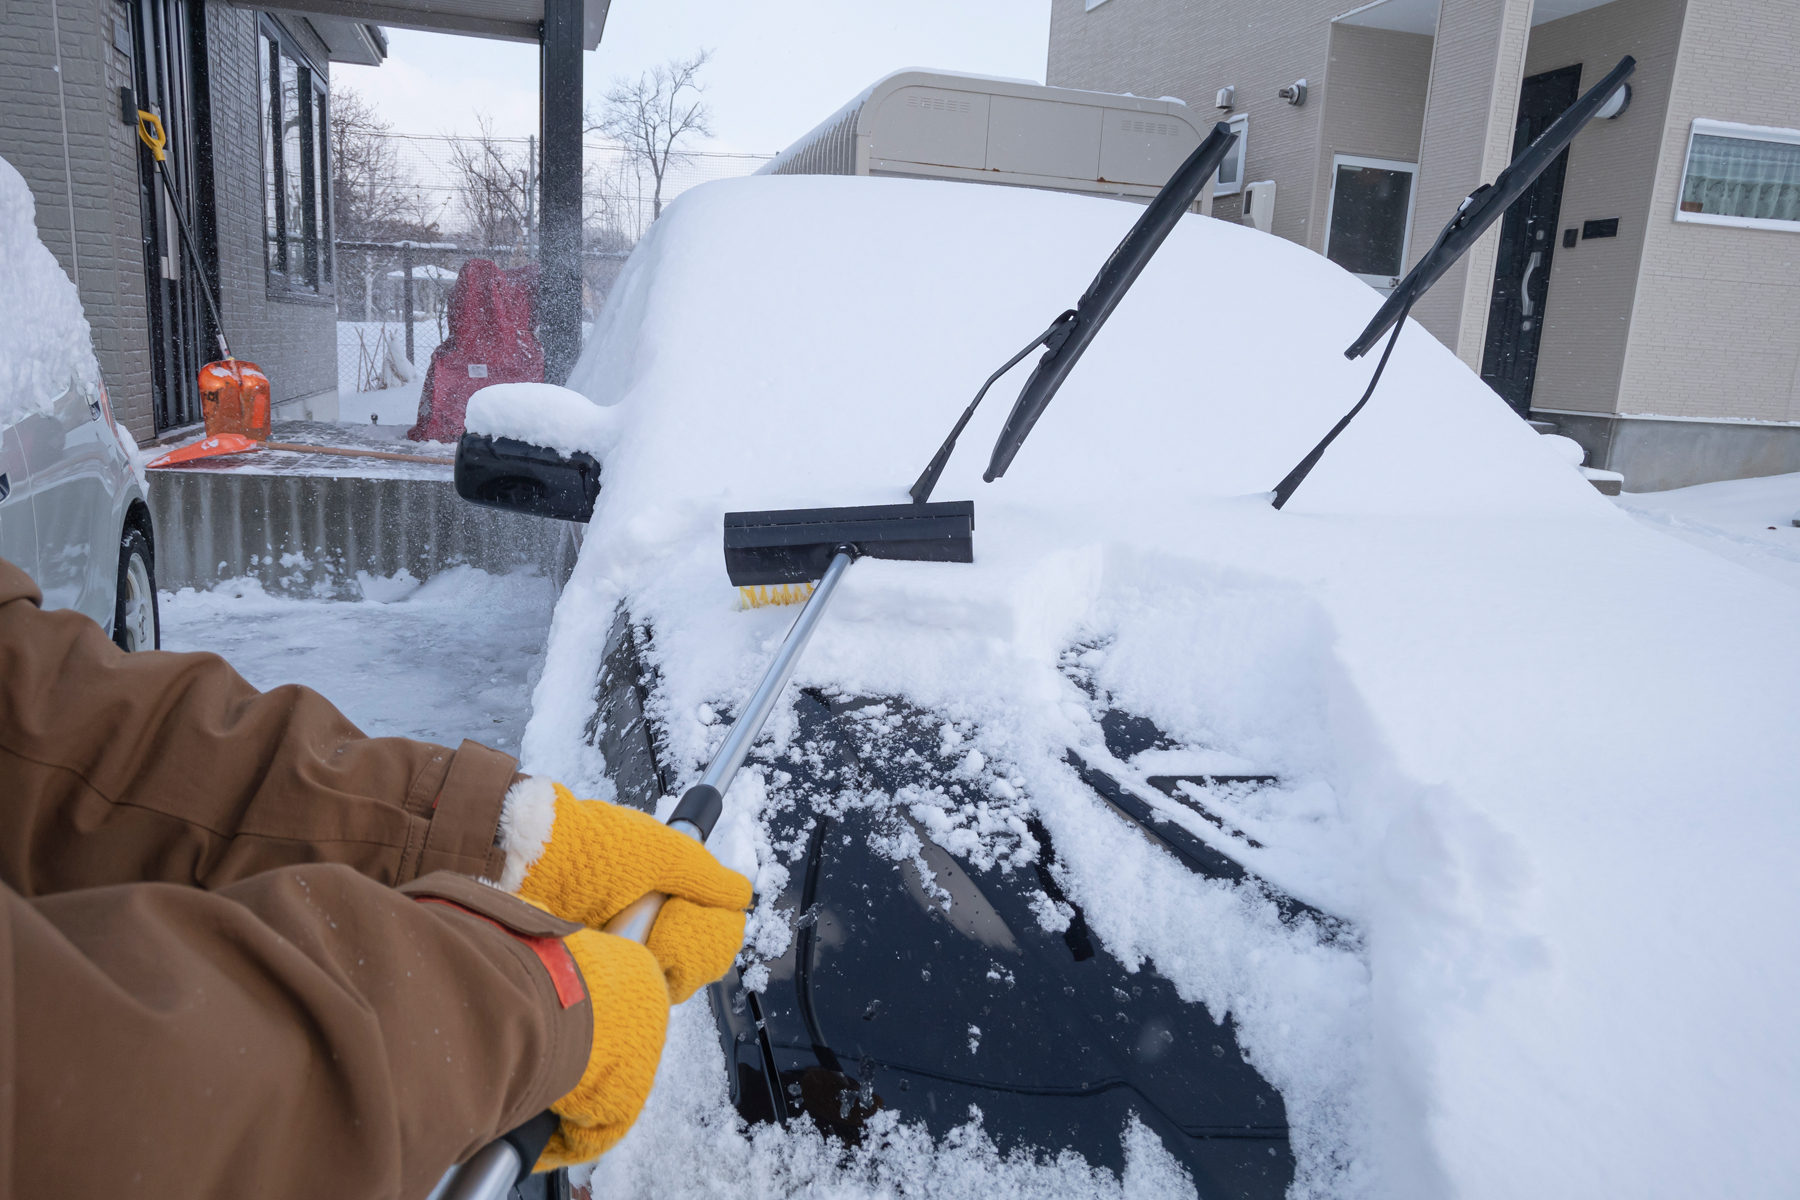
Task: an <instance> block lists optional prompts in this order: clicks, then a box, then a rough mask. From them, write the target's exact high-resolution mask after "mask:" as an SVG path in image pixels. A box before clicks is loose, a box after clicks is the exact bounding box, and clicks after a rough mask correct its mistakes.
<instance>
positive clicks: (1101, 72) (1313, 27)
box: [1044, 0, 1355, 245]
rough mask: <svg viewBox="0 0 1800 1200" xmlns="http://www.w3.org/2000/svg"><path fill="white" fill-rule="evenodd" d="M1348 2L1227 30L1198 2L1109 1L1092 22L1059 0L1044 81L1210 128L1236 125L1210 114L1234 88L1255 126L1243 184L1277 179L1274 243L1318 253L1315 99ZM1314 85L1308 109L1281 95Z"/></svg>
mask: <svg viewBox="0 0 1800 1200" xmlns="http://www.w3.org/2000/svg"><path fill="white" fill-rule="evenodd" d="M1354 6H1355V5H1354V3H1351V2H1349V0H1282V2H1281V3H1278V4H1275V3H1271V4H1263V5H1260V6H1257V7H1254V8H1249V7H1247V8H1245V9H1244V10H1242V11H1241V12H1234V13H1233V16H1232V20H1231V22H1230V23H1229V29H1228V30H1227V28H1226V27H1225V26H1224V23H1223V22H1221V21H1217V20H1212V19H1209V18H1208V16H1207V15H1203V14H1199V13H1197V12H1196V11H1195V6H1194V5H1193V4H1192V3H1190V2H1189V0H1111V2H1110V3H1107V4H1102V5H1100V6H1099V7H1098V8H1096V9H1094V10H1093V11H1092V12H1085V11H1083V0H1051V7H1050V53H1049V59H1048V62H1047V64H1046V67H1045V75H1044V79H1045V82H1046V83H1048V84H1050V85H1051V86H1053V87H1076V88H1087V89H1090V90H1093V91H1104V92H1122V91H1129V92H1132V93H1134V94H1136V95H1139V96H1174V97H1176V98H1178V99H1180V100H1183V101H1185V102H1186V103H1187V105H1188V107H1189V108H1190V109H1191V110H1192V111H1193V113H1194V118H1195V124H1196V125H1197V126H1199V127H1200V128H1201V129H1202V130H1205V129H1210V128H1211V127H1212V124H1213V122H1214V121H1215V120H1223V119H1224V117H1225V116H1226V115H1227V114H1225V113H1223V112H1221V111H1220V110H1219V109H1217V108H1215V107H1214V105H1213V100H1214V95H1215V93H1217V91H1218V90H1219V89H1220V88H1222V87H1225V86H1227V85H1231V86H1235V87H1236V88H1237V97H1236V99H1237V105H1236V107H1235V108H1234V109H1233V110H1232V112H1233V113H1234V114H1235V113H1247V114H1248V115H1249V129H1248V133H1247V141H1248V147H1247V154H1246V156H1245V160H1244V178H1245V179H1246V180H1252V181H1254V180H1259V179H1274V180H1276V181H1277V182H1278V183H1279V185H1280V186H1279V187H1278V188H1277V189H1276V196H1275V224H1274V232H1275V233H1276V234H1277V235H1278V236H1280V237H1285V238H1289V239H1291V240H1293V241H1297V242H1301V243H1303V244H1306V245H1313V244H1315V237H1314V233H1313V227H1314V226H1315V225H1316V224H1317V219H1316V218H1315V217H1314V215H1313V208H1314V205H1313V186H1312V185H1313V176H1314V173H1315V171H1316V168H1317V163H1318V155H1319V148H1318V147H1319V122H1320V117H1321V114H1322V112H1323V111H1324V106H1323V105H1321V104H1318V103H1316V102H1314V101H1313V99H1312V97H1311V94H1310V93H1311V89H1312V87H1313V86H1314V85H1316V84H1318V83H1319V82H1320V81H1321V80H1322V79H1324V77H1325V71H1326V47H1327V43H1328V41H1329V39H1330V33H1331V26H1330V22H1331V18H1332V17H1334V16H1336V15H1337V14H1338V13H1340V12H1342V11H1343V10H1344V9H1345V8H1351V7H1354ZM1297 79H1305V80H1307V84H1308V92H1309V96H1308V102H1307V103H1306V104H1304V105H1301V106H1299V107H1295V106H1294V105H1291V104H1289V103H1288V102H1287V101H1285V100H1282V99H1281V98H1279V97H1278V96H1277V95H1276V94H1275V93H1276V91H1277V89H1279V88H1282V87H1285V86H1286V85H1288V84H1290V83H1293V82H1294V81H1295V80H1297ZM1242 211H1243V209H1242V198H1241V193H1240V194H1239V195H1230V196H1219V197H1217V198H1216V199H1215V200H1214V201H1213V209H1212V214H1213V216H1215V217H1220V218H1223V219H1225V220H1231V221H1235V220H1237V219H1238V217H1239V216H1240V215H1241V213H1242Z"/></svg>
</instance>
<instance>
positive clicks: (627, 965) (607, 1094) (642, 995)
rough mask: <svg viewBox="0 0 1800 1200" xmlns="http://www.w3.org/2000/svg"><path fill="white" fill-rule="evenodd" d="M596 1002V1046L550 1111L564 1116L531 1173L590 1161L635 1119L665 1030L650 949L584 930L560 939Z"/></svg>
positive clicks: (665, 996)
mask: <svg viewBox="0 0 1800 1200" xmlns="http://www.w3.org/2000/svg"><path fill="white" fill-rule="evenodd" d="M563 943H564V945H566V946H568V948H569V953H570V954H571V955H572V956H574V959H575V965H576V966H577V967H580V968H581V977H582V979H583V980H584V981H586V983H587V991H588V998H589V999H590V1000H591V1001H593V1005H594V1047H593V1049H592V1050H590V1051H589V1052H588V1065H587V1070H585V1071H583V1072H582V1074H581V1082H580V1083H578V1084H576V1085H575V1090H574V1091H572V1092H570V1093H569V1094H568V1095H566V1096H564V1097H563V1098H562V1099H561V1100H558V1101H557V1102H556V1103H555V1104H552V1105H551V1106H550V1110H551V1111H552V1112H554V1113H556V1114H557V1115H558V1116H560V1117H561V1118H562V1124H560V1125H558V1126H557V1129H556V1132H555V1133H554V1134H552V1135H551V1137H550V1143H549V1145H547V1146H545V1147H544V1153H543V1154H542V1155H540V1156H539V1158H538V1161H537V1166H535V1167H534V1168H532V1169H533V1170H536V1171H549V1170H553V1169H555V1168H556V1167H568V1166H573V1165H575V1164H576V1163H584V1162H592V1161H593V1160H594V1159H596V1158H599V1157H600V1156H601V1155H602V1154H604V1153H606V1152H607V1151H608V1150H610V1149H612V1147H613V1144H614V1143H616V1142H617V1141H618V1140H619V1139H620V1138H622V1137H624V1136H625V1131H626V1130H628V1129H630V1128H631V1123H632V1122H633V1121H635V1120H637V1115H638V1113H639V1112H640V1111H641V1110H642V1109H643V1107H644V1100H645V1098H646V1097H648V1096H649V1095H650V1085H651V1084H652V1083H654V1082H655V1081H656V1063H657V1060H658V1059H659V1058H661V1057H662V1048H663V1036H664V1035H665V1034H666V1033H667V1032H668V1027H669V992H668V989H667V988H666V987H665V986H664V984H663V977H662V971H661V970H660V969H659V968H658V967H657V964H656V959H655V958H654V957H653V956H652V955H651V953H650V951H649V950H647V949H645V948H644V947H643V946H640V945H638V944H637V943H636V942H628V941H626V940H625V939H624V938H618V937H614V936H612V935H611V934H610V933H601V932H599V931H598V930H593V929H583V930H581V931H580V932H579V933H572V934H570V935H569V936H568V937H566V938H564V939H563Z"/></svg>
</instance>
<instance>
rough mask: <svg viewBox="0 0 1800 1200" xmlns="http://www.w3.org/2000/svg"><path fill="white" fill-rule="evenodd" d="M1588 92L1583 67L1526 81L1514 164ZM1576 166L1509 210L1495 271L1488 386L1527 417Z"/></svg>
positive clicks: (1550, 176)
mask: <svg viewBox="0 0 1800 1200" xmlns="http://www.w3.org/2000/svg"><path fill="white" fill-rule="evenodd" d="M1580 90H1581V64H1580V63H1577V64H1575V65H1574V66H1572V67H1562V68H1559V69H1558V70H1555V71H1546V72H1544V73H1543V74H1542V75H1533V76H1531V77H1530V78H1528V79H1526V80H1525V84H1524V87H1523V88H1522V89H1521V90H1520V93H1519V120H1518V124H1517V125H1515V126H1514V129H1513V157H1515V158H1516V157H1518V155H1519V152H1520V151H1521V150H1523V149H1525V147H1527V146H1529V145H1530V144H1531V143H1532V141H1533V140H1534V139H1535V138H1536V137H1537V136H1538V135H1539V134H1540V133H1542V132H1544V130H1545V129H1547V128H1549V126H1550V123H1551V122H1552V121H1554V120H1556V118H1557V117H1558V116H1560V115H1561V114H1562V111H1563V110H1564V109H1565V108H1567V107H1569V105H1571V104H1573V103H1575V98H1576V96H1577V95H1578V94H1579V93H1580ZM1568 165H1569V152H1568V151H1567V150H1564V151H1563V152H1562V153H1561V154H1559V155H1557V157H1556V161H1555V162H1553V163H1551V164H1550V166H1549V168H1548V169H1546V170H1545V171H1544V173H1543V174H1542V175H1539V176H1538V178H1537V182H1536V183H1533V184H1532V185H1531V186H1530V187H1529V188H1527V189H1526V191H1525V194H1524V195H1523V196H1520V197H1519V198H1518V199H1517V200H1516V201H1514V202H1513V206H1512V207H1511V208H1509V209H1507V210H1506V219H1505V220H1504V221H1503V222H1502V223H1501V225H1500V254H1499V258H1498V260H1497V261H1496V262H1495V264H1494V298H1493V301H1492V303H1491V304H1490V305H1489V306H1488V324H1487V349H1486V351H1485V352H1484V353H1483V355H1482V358H1481V378H1482V380H1483V381H1484V382H1485V383H1486V384H1487V385H1488V386H1489V387H1491V388H1493V389H1494V390H1495V391H1496V392H1499V393H1500V395H1501V397H1502V398H1503V399H1504V400H1505V401H1506V402H1507V403H1508V404H1510V405H1512V406H1513V408H1514V409H1516V410H1518V413H1519V415H1520V416H1524V415H1525V414H1526V412H1527V411H1529V410H1530V408H1531V385H1532V381H1533V378H1534V377H1535V376H1536V374H1537V357H1538V338H1539V336H1540V335H1541V334H1542V333H1543V329H1544V305H1545V303H1546V302H1547V301H1548V300H1549V298H1550V258H1551V255H1553V254H1554V253H1555V252H1556V220H1557V214H1558V212H1559V210H1560V209H1561V208H1562V190H1563V172H1564V171H1565V170H1566V169H1567V168H1568Z"/></svg>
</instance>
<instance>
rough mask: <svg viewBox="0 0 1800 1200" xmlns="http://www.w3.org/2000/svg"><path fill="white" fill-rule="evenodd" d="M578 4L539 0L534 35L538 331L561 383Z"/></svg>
mask: <svg viewBox="0 0 1800 1200" xmlns="http://www.w3.org/2000/svg"><path fill="white" fill-rule="evenodd" d="M584 20H585V4H584V0H544V27H543V30H542V32H541V33H540V35H539V41H538V45H539V63H540V68H539V71H538V78H539V81H540V85H541V92H542V96H541V101H540V103H541V120H542V124H543V143H542V144H543V147H544V152H543V158H542V160H541V162H542V164H543V165H542V167H541V169H540V172H539V175H538V179H539V181H540V183H539V186H540V187H541V188H542V193H541V195H542V200H543V206H542V208H541V209H540V210H539V211H540V214H541V215H540V216H539V221H540V225H539V233H538V325H539V329H540V331H541V334H542V337H543V342H544V378H545V380H546V381H548V382H550V383H562V382H563V381H564V380H566V379H567V378H568V377H569V371H570V369H571V368H573V367H574V365H575V359H576V357H577V356H578V355H580V353H581V133H582V120H581V69H582V62H581V43H582V33H583V22H584Z"/></svg>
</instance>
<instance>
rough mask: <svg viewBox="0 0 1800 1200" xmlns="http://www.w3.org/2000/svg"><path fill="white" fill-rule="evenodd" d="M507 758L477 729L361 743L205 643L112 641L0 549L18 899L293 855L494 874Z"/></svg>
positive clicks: (195, 876) (380, 869)
mask: <svg viewBox="0 0 1800 1200" xmlns="http://www.w3.org/2000/svg"><path fill="white" fill-rule="evenodd" d="M419 703H420V704H421V705H425V704H430V703H431V698H430V697H429V696H421V697H419ZM516 771H517V764H516V763H515V762H514V761H513V760H512V759H511V758H509V757H508V756H506V755H504V754H501V753H499V752H497V751H494V750H489V749H487V748H486V747H484V746H479V745H477V744H475V743H474V742H464V743H463V744H462V747H461V748H460V749H457V750H454V751H453V750H450V749H448V748H446V747H443V746H434V745H430V744H427V743H424V742H415V741H410V740H407V739H405V738H371V737H365V736H364V735H363V734H362V732H361V731H360V730H358V729H357V728H356V726H354V725H352V724H351V723H350V722H349V721H348V720H347V719H345V717H344V716H343V714H342V713H340V712H338V711H337V709H335V708H333V707H332V706H331V705H330V704H329V703H327V702H326V701H325V699H324V698H323V697H321V696H319V695H318V694H317V693H316V692H313V691H311V690H309V689H307V688H303V687H281V688H276V689H274V690H273V691H269V692H258V691H257V690H256V689H255V688H253V687H251V686H250V685H249V684H248V683H246V682H245V681H244V680H243V679H242V678H241V677H240V676H239V675H238V674H237V672H235V671H233V670H232V669H231V668H230V667H229V666H228V665H226V663H225V662H224V660H223V659H221V658H219V657H218V656H217V655H213V654H169V653H163V652H145V653H138V654H126V653H124V652H122V651H120V650H119V649H118V648H117V647H116V646H114V645H113V644H112V642H111V641H110V640H108V638H107V637H106V634H105V633H104V632H103V631H102V630H101V629H100V627H99V626H98V625H96V624H94V623H93V622H92V621H90V620H88V619H87V618H86V617H83V616H81V615H80V614H78V613H74V612H48V613H47V612H43V611H41V610H40V609H39V608H38V594H37V589H36V588H35V587H34V586H33V585H32V583H31V580H30V579H29V577H27V576H26V575H25V574H24V573H23V572H21V571H19V570H18V569H17V568H16V567H14V566H12V565H11V564H10V563H6V562H4V561H0V779H4V780H5V781H6V786H5V787H4V788H0V792H3V793H4V794H3V795H0V879H3V880H4V881H5V882H6V883H7V884H8V885H10V886H11V887H12V888H13V889H15V890H16V891H18V892H20V893H22V894H23V895H26V896H40V895H47V894H50V893H53V892H61V891H68V890H71V889H74V888H82V887H96V886H104V885H107V884H114V883H127V882H139V881H155V882H166V883H183V884H188V885H190V886H191V885H196V884H197V885H199V886H201V887H206V888H217V887H222V886H224V885H226V884H229V883H231V882H233V881H235V880H240V879H245V878H248V877H249V876H252V875H255V874H257V873H259V872H261V871H265V870H268V869H270V868H272V867H277V866H282V865H287V864H293V863H302V862H336V863H344V864H347V865H349V866H352V867H354V868H355V869H356V870H358V871H360V872H361V873H363V874H364V875H367V876H369V877H370V878H372V879H376V880H379V881H381V882H383V883H388V884H400V883H405V882H407V881H408V880H410V879H414V878H417V877H418V876H420V875H423V874H427V873H429V872H432V871H438V870H453V871H460V872H462V873H464V874H467V875H476V876H481V877H485V878H489V879H498V878H500V876H501V874H502V873H503V871H504V869H505V865H506V858H505V854H504V852H503V851H502V850H501V849H500V848H498V847H497V846H496V845H495V842H496V829H497V824H498V821H499V818H500V811H501V802H502V797H503V796H504V795H505V793H506V790H507V788H508V787H509V786H510V785H511V784H512V783H513V781H514V780H515V778H517V775H516Z"/></svg>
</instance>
